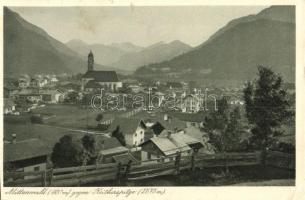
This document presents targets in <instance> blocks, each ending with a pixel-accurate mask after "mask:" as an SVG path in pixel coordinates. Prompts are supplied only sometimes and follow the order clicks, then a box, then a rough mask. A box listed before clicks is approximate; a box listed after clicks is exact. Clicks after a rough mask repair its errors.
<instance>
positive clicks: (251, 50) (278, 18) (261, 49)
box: [135, 6, 295, 82]
mask: <svg viewBox="0 0 305 200" xmlns="http://www.w3.org/2000/svg"><path fill="white" fill-rule="evenodd" d="M294 9H295V8H294V6H271V7H269V8H267V9H264V10H263V11H261V12H260V13H258V14H257V15H250V16H246V17H241V18H238V19H235V20H232V21H231V22H229V23H228V24H227V25H226V26H225V27H223V28H221V29H220V30H219V31H217V32H216V33H215V34H213V35H212V36H211V37H210V38H209V39H208V40H207V41H206V42H203V43H202V44H201V45H199V46H198V47H196V48H194V50H192V51H189V52H187V53H185V54H183V55H180V56H177V57H175V58H173V59H171V60H170V61H165V62H161V63H157V64H151V65H148V66H143V67H140V68H139V69H137V70H136V72H135V75H136V76H142V77H143V76H150V78H153V77H157V78H161V79H162V78H163V79H179V80H194V79H196V80H198V81H201V80H213V81H215V80H219V81H218V82H221V81H224V82H225V81H226V80H233V81H245V80H249V79H252V78H253V76H255V74H256V72H257V68H256V67H257V65H266V66H269V67H271V68H273V69H274V71H276V72H277V73H280V74H281V75H282V76H283V77H284V78H285V79H286V80H288V81H290V82H294V77H295V10H294Z"/></svg>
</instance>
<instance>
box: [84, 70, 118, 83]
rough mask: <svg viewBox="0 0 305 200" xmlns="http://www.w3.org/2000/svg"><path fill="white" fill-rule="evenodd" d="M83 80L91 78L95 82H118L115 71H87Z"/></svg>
mask: <svg viewBox="0 0 305 200" xmlns="http://www.w3.org/2000/svg"><path fill="white" fill-rule="evenodd" d="M83 78H93V79H94V80H95V81H96V82H118V81H119V79H118V76H117V73H116V72H115V71H87V72H86V73H85V74H84V75H83Z"/></svg>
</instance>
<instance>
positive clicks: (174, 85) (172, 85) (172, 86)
mask: <svg viewBox="0 0 305 200" xmlns="http://www.w3.org/2000/svg"><path fill="white" fill-rule="evenodd" d="M166 87H167V88H168V89H170V90H172V89H179V90H180V89H183V85H182V83H179V82H167V83H166Z"/></svg>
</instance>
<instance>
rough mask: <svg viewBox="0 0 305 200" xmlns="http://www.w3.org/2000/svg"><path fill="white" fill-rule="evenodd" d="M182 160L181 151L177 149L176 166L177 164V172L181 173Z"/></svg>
mask: <svg viewBox="0 0 305 200" xmlns="http://www.w3.org/2000/svg"><path fill="white" fill-rule="evenodd" d="M180 160H181V153H180V152H179V151H177V156H176V161H175V166H176V174H180Z"/></svg>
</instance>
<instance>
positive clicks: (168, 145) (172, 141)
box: [141, 130, 203, 162]
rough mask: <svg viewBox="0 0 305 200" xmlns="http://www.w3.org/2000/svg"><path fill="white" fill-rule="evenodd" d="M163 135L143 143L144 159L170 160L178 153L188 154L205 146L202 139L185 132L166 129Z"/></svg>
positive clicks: (142, 155)
mask: <svg viewBox="0 0 305 200" xmlns="http://www.w3.org/2000/svg"><path fill="white" fill-rule="evenodd" d="M161 135H162V136H159V137H153V138H150V139H149V140H148V141H146V142H144V143H143V144H141V147H142V154H141V157H142V160H149V159H156V158H162V159H161V162H168V161H172V160H174V159H175V156H177V153H180V155H181V156H188V155H191V154H192V153H193V152H194V151H195V152H197V151H198V150H199V149H200V148H202V147H203V145H202V144H201V142H200V141H198V140H197V139H195V138H191V137H190V136H188V135H186V134H184V133H172V132H171V131H168V130H164V131H163V133H162V134H161Z"/></svg>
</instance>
